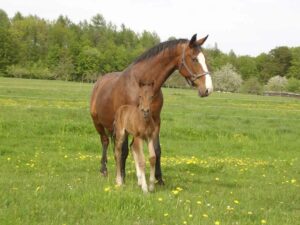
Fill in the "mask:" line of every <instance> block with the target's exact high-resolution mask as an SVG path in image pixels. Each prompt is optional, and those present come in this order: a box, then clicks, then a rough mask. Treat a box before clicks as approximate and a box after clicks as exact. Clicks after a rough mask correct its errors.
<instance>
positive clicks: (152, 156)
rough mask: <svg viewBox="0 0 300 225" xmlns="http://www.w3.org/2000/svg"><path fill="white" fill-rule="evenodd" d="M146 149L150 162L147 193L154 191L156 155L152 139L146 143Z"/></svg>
mask: <svg viewBox="0 0 300 225" xmlns="http://www.w3.org/2000/svg"><path fill="white" fill-rule="evenodd" d="M148 149H149V161H150V178H149V191H154V183H155V162H156V155H155V150H154V145H153V140H152V139H151V140H150V141H149V143H148Z"/></svg>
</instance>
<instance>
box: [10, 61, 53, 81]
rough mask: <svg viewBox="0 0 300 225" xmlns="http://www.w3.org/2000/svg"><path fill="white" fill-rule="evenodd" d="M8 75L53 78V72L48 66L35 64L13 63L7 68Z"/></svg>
mask: <svg viewBox="0 0 300 225" xmlns="http://www.w3.org/2000/svg"><path fill="white" fill-rule="evenodd" d="M6 73H7V76H9V77H16V78H30V79H53V77H54V76H53V74H52V73H51V71H50V70H49V69H48V68H46V67H42V66H39V65H37V64H33V65H32V66H20V65H11V66H8V67H7V69H6Z"/></svg>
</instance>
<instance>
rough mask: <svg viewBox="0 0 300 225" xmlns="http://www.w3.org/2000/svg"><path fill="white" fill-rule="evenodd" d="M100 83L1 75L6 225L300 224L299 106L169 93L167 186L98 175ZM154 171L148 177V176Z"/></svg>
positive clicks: (0, 196)
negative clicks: (148, 187) (95, 91)
mask: <svg viewBox="0 0 300 225" xmlns="http://www.w3.org/2000/svg"><path fill="white" fill-rule="evenodd" d="M91 88H92V86H91V85H89V84H80V83H72V82H61V81H40V80H22V79H5V78H0V224H14V225H15V224H58V225H62V224H67V225H69V224H122V225H123V224H124V225H127V224H128V225H129V224H134V225H138V224H143V225H147V224H155V225H156V224H159V225H163V224H165V225H170V224H212V225H214V224H215V225H218V224H220V225H223V224H300V162H299V160H300V138H299V137H300V101H299V100H297V99H290V98H280V97H262V96H251V95H239V94H218V93H214V94H213V95H212V96H211V97H209V98H201V99H200V98H199V97H198V96H197V93H196V91H195V90H179V89H164V90H163V91H164V96H165V103H164V104H165V105H164V109H163V113H162V120H163V122H162V130H161V144H162V151H163V158H162V168H163V173H164V179H165V182H166V185H165V186H162V187H160V186H157V187H156V191H155V192H154V193H151V194H148V195H144V194H143V193H142V191H141V190H140V189H139V188H138V186H137V184H136V178H135V170H134V164H133V160H132V158H131V156H129V159H128V162H127V180H126V185H125V186H124V187H122V188H117V187H115V182H114V175H115V167H114V160H113V154H112V150H110V151H109V172H110V174H109V177H108V178H103V177H101V176H100V174H99V172H98V171H99V161H100V145H99V137H98V135H97V133H96V131H95V129H94V127H93V125H92V122H91V119H90V116H89V110H88V104H89V97H90V92H91ZM147 172H149V170H147Z"/></svg>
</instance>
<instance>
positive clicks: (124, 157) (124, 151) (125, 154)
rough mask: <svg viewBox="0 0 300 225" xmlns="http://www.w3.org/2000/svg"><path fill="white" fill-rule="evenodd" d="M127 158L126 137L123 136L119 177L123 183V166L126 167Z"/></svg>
mask: <svg viewBox="0 0 300 225" xmlns="http://www.w3.org/2000/svg"><path fill="white" fill-rule="evenodd" d="M127 156H128V135H125V137H124V141H123V144H122V155H121V175H122V178H123V181H125V165H126V159H127Z"/></svg>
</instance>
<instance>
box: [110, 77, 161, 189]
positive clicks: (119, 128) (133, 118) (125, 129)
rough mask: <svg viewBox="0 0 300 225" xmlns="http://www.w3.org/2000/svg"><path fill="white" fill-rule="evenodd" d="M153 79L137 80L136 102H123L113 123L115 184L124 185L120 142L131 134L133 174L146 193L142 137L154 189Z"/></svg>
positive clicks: (151, 184) (150, 185)
mask: <svg viewBox="0 0 300 225" xmlns="http://www.w3.org/2000/svg"><path fill="white" fill-rule="evenodd" d="M153 84H154V83H153V82H152V83H150V84H143V83H142V82H141V83H140V90H139V104H138V106H134V105H123V106H121V107H119V109H118V110H117V112H116V117H115V122H114V136H115V160H116V168H117V177H116V182H117V185H122V184H123V178H122V175H121V153H122V144H123V142H124V139H125V137H127V135H128V134H130V135H132V136H133V141H132V145H131V150H132V154H133V158H134V161H135V167H136V175H137V178H138V185H139V186H141V187H142V190H143V191H144V192H145V193H146V192H148V186H147V182H146V177H145V167H146V163H145V157H144V152H143V140H144V141H146V142H147V143H148V150H149V161H150V179H149V190H150V191H153V190H154V182H155V160H156V157H155V150H154V145H153V139H154V136H153V134H154V128H155V125H154V120H153V119H152V116H151V103H152V98H153V95H154V93H153Z"/></svg>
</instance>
